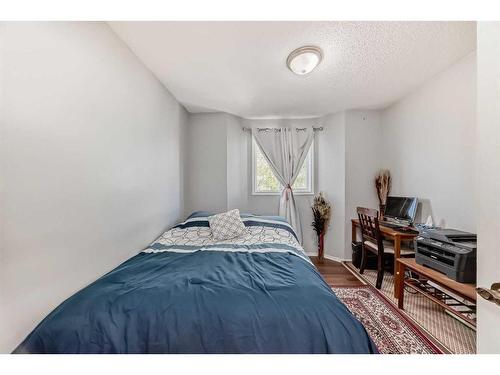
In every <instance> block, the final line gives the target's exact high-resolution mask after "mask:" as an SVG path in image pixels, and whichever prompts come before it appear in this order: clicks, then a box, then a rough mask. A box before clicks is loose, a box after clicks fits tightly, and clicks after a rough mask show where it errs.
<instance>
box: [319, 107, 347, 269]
mask: <svg viewBox="0 0 500 375" xmlns="http://www.w3.org/2000/svg"><path fill="white" fill-rule="evenodd" d="M322 124H323V131H322V132H321V133H320V134H318V136H317V138H316V140H317V142H316V146H317V147H316V152H317V155H318V157H317V159H316V160H317V167H318V173H317V177H318V178H317V180H318V185H317V190H318V191H323V192H324V193H325V195H326V197H327V199H328V200H329V201H330V204H331V206H332V218H331V222H330V228H329V230H328V232H327V234H326V236H325V254H326V255H327V256H330V257H334V258H337V259H343V258H344V253H345V251H344V243H345V221H346V216H345V192H346V186H345V154H346V149H345V146H346V145H345V134H346V129H345V112H339V113H336V114H334V115H328V116H325V117H324V118H323V121H322Z"/></svg>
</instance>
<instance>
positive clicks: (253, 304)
mask: <svg viewBox="0 0 500 375" xmlns="http://www.w3.org/2000/svg"><path fill="white" fill-rule="evenodd" d="M207 216H208V213H205V212H197V213H194V214H193V215H191V216H190V217H188V219H187V220H186V221H185V222H183V223H180V224H179V225H177V226H175V227H174V228H172V229H170V230H168V231H166V232H165V233H163V234H162V235H161V236H160V237H159V238H158V239H157V240H155V241H154V242H153V243H152V244H151V245H150V246H148V247H147V248H146V249H144V250H143V251H142V252H140V253H139V254H137V255H136V256H134V257H132V258H130V259H129V260H127V261H126V262H124V263H123V264H121V265H120V266H118V267H117V268H115V269H114V270H113V271H111V272H109V273H108V274H106V275H104V276H103V277H101V278H99V279H98V280H97V281H95V282H94V283H92V284H90V285H89V286H87V287H86V288H84V289H82V290H81V291H79V292H77V293H76V294H75V295H73V296H72V297H70V298H68V299H67V300H66V301H64V302H63V303H62V304H61V305H59V306H58V307H57V308H56V309H55V310H54V311H52V312H51V313H50V314H49V315H48V316H47V317H46V318H45V319H44V320H43V321H42V322H41V323H40V324H39V325H38V326H37V327H36V328H35V329H34V330H33V332H31V333H30V334H29V335H28V337H27V338H26V339H25V340H24V341H23V342H22V343H21V344H20V345H19V346H18V347H17V348H16V349H15V351H14V353H376V352H377V349H376V347H375V346H374V344H373V342H372V341H371V339H370V337H369V336H368V334H367V333H366V331H365V329H364V327H363V326H362V325H361V323H360V322H359V321H358V320H356V318H355V317H354V316H353V315H352V314H351V313H350V312H349V310H348V309H347V308H346V307H345V306H344V305H343V304H342V303H341V302H340V301H339V299H337V297H336V296H335V294H334V293H333V291H332V290H331V289H330V287H329V286H328V285H327V284H326V283H325V281H324V280H323V279H322V277H321V275H320V274H319V273H318V271H317V270H316V268H315V267H314V265H313V264H312V263H311V262H310V261H309V258H308V257H307V256H306V255H305V253H304V251H303V249H302V247H301V246H300V245H299V243H298V242H297V239H296V236H295V233H294V231H293V229H292V228H291V227H290V226H289V225H288V223H287V222H286V221H285V220H284V219H282V218H280V217H269V216H254V215H244V214H242V215H241V217H242V220H243V222H244V224H245V227H246V228H247V232H246V234H245V235H243V236H241V237H239V238H236V239H233V240H227V241H215V240H213V238H212V236H211V232H210V227H209V223H208V219H207Z"/></svg>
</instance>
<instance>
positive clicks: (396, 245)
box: [394, 236, 404, 298]
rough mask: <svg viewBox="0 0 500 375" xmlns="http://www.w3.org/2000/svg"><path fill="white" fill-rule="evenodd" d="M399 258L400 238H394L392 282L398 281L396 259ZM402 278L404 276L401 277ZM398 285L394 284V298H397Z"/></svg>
mask: <svg viewBox="0 0 500 375" xmlns="http://www.w3.org/2000/svg"><path fill="white" fill-rule="evenodd" d="M400 256H401V237H399V236H395V237H394V281H396V280H397V279H398V259H399V257H400ZM403 277H404V275H403ZM398 288H399V287H398V283H397V282H394V298H398Z"/></svg>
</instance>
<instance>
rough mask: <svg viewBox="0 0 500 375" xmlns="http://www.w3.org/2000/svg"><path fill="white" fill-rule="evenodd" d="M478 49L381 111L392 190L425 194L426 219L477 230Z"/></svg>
mask: <svg viewBox="0 0 500 375" xmlns="http://www.w3.org/2000/svg"><path fill="white" fill-rule="evenodd" d="M475 103H476V54H475V53H472V54H469V55H468V56H466V57H465V58H463V59H462V60H460V61H458V62H457V63H455V64H454V65H452V66H451V67H450V68H448V69H447V70H446V71H444V72H442V73H441V74H439V75H438V76H436V77H434V78H433V79H432V80H430V81H429V82H427V83H426V84H424V85H423V86H422V87H420V89H418V90H417V91H415V92H414V93H412V94H410V95H408V96H407V97H405V98H403V99H402V100H400V101H399V102H397V103H396V104H394V105H392V106H390V107H389V108H387V109H386V110H384V111H383V112H382V119H381V122H382V131H383V134H382V136H383V143H382V145H383V146H382V149H383V150H385V155H384V159H383V166H384V167H387V168H389V169H390V171H391V175H392V177H393V188H392V191H391V193H392V194H394V195H404V196H416V197H419V198H421V199H422V200H424V203H423V206H422V215H420V216H421V217H419V219H421V220H423V221H425V219H426V217H427V215H429V214H432V216H433V219H434V223H435V224H438V225H440V226H446V227H449V228H457V229H462V230H466V231H472V232H476V229H477V226H476V212H475V207H476V200H475V194H474V189H475V187H474V178H475V137H476V136H475V122H476V120H475V116H476V107H475Z"/></svg>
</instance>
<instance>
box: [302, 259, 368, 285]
mask: <svg viewBox="0 0 500 375" xmlns="http://www.w3.org/2000/svg"><path fill="white" fill-rule="evenodd" d="M310 258H311V261H312V262H313V264H314V265H315V266H316V268H317V269H318V271H319V273H320V274H321V275H322V276H323V278H324V279H325V281H326V282H327V283H328V285H330V286H332V287H338V286H360V285H363V283H362V282H361V281H360V280H359V279H358V278H357V277H356V276H354V275H353V274H352V273H351V272H350V271H349V270H347V269H346V268H345V267H344V266H343V265H342V264H341V263H338V262H334V261H333V260H329V259H325V260H323V262H321V263H319V262H318V258H317V257H310Z"/></svg>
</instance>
